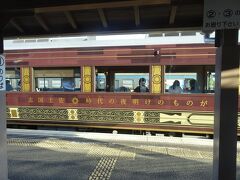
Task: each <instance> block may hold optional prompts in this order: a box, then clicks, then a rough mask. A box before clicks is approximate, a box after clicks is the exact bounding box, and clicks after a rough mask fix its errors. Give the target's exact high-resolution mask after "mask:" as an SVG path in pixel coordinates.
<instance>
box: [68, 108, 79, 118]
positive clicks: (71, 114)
mask: <svg viewBox="0 0 240 180" xmlns="http://www.w3.org/2000/svg"><path fill="white" fill-rule="evenodd" d="M67 111H68V120H78V114H77V109H67Z"/></svg>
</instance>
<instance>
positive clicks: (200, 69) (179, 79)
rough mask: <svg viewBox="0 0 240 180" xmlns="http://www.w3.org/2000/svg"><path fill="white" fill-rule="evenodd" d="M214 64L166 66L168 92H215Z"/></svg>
mask: <svg viewBox="0 0 240 180" xmlns="http://www.w3.org/2000/svg"><path fill="white" fill-rule="evenodd" d="M214 71H215V69H214V66H206V65H178V66H172V65H171V66H165V76H164V77H165V79H164V80H165V92H166V93H214V89H215V72H214Z"/></svg>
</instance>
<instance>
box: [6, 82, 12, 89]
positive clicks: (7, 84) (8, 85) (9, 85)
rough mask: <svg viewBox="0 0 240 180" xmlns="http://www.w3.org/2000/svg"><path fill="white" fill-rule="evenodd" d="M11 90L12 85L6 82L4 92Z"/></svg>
mask: <svg viewBox="0 0 240 180" xmlns="http://www.w3.org/2000/svg"><path fill="white" fill-rule="evenodd" d="M12 90H13V87H12V85H11V84H10V81H9V80H6V91H12Z"/></svg>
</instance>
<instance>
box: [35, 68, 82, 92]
mask: <svg viewBox="0 0 240 180" xmlns="http://www.w3.org/2000/svg"><path fill="white" fill-rule="evenodd" d="M80 75H81V73H80V67H79V68H36V69H34V78H35V89H36V91H80V87H81V77H80Z"/></svg>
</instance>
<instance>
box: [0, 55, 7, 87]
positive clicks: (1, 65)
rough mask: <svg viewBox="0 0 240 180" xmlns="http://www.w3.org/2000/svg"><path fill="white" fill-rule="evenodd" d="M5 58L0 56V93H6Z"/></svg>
mask: <svg viewBox="0 0 240 180" xmlns="http://www.w3.org/2000/svg"><path fill="white" fill-rule="evenodd" d="M5 79H6V77H5V57H4V56H3V55H0V91H6V80H5Z"/></svg>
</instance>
